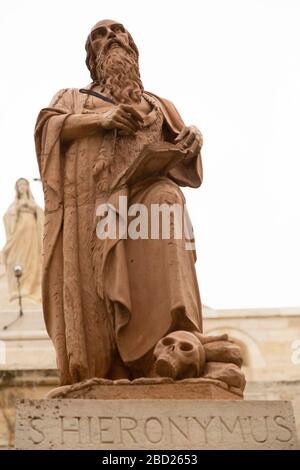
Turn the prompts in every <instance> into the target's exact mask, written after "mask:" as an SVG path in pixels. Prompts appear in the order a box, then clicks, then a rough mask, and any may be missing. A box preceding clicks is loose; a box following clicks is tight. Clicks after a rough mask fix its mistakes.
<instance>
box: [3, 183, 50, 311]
mask: <svg viewBox="0 0 300 470" xmlns="http://www.w3.org/2000/svg"><path fill="white" fill-rule="evenodd" d="M15 189H16V197H15V200H14V202H13V203H12V204H11V205H10V206H9V208H8V209H7V211H6V213H5V215H4V226H5V231H6V244H5V246H4V248H3V260H4V264H5V268H6V276H7V282H8V290H9V298H10V301H13V300H14V299H16V298H17V297H18V286H17V280H16V277H15V274H14V268H15V266H16V265H17V264H19V265H20V266H21V267H22V277H21V294H22V298H24V299H27V300H31V301H33V302H40V301H41V249H42V227H43V219H44V214H43V211H42V209H41V208H40V207H39V206H38V205H37V204H36V202H35V200H34V197H33V195H32V193H31V190H30V186H29V182H28V181H27V180H26V179H25V178H20V179H18V180H17V181H16V185H15Z"/></svg>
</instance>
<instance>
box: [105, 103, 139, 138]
mask: <svg viewBox="0 0 300 470" xmlns="http://www.w3.org/2000/svg"><path fill="white" fill-rule="evenodd" d="M142 122H143V117H142V116H141V115H140V113H139V112H138V111H137V110H136V109H135V108H134V106H130V105H125V104H120V105H118V106H113V107H111V108H110V109H109V110H108V111H106V112H104V113H103V114H101V118H100V126H101V127H103V128H104V129H120V130H122V131H124V132H126V133H127V134H130V135H135V133H136V132H137V131H138V130H139V129H141V123H142Z"/></svg>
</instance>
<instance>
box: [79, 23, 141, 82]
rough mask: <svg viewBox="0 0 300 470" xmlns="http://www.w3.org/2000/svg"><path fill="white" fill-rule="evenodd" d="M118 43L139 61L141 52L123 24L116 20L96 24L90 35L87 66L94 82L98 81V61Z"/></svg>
mask: <svg viewBox="0 0 300 470" xmlns="http://www.w3.org/2000/svg"><path fill="white" fill-rule="evenodd" d="M113 43H116V44H119V45H120V46H121V47H123V48H125V49H128V50H129V49H130V50H131V52H132V53H133V54H135V55H136V60H137V61H138V56H139V52H138V49H137V47H136V45H135V42H134V40H133V38H132V36H131V35H130V33H129V32H128V31H127V30H126V29H125V28H124V26H123V25H122V23H120V22H118V21H115V20H101V21H98V23H96V24H95V25H94V26H93V27H92V29H91V32H90V34H89V35H88V38H87V41H86V45H85V49H86V53H87V55H86V65H87V68H88V69H89V71H90V74H91V77H92V80H93V81H97V73H96V60H97V58H99V56H100V55H101V54H102V52H104V51H105V50H106V49H107V47H109V46H110V45H111V44H113Z"/></svg>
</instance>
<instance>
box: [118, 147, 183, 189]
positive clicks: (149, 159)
mask: <svg viewBox="0 0 300 470" xmlns="http://www.w3.org/2000/svg"><path fill="white" fill-rule="evenodd" d="M186 155H187V150H183V149H180V148H178V147H177V146H176V145H173V144H170V143H167V142H162V143H161V142H160V143H155V144H149V145H146V146H145V147H144V148H143V150H142V151H141V153H140V154H139V156H138V157H137V158H136V160H135V161H134V162H133V163H132V164H131V165H130V166H129V168H127V169H126V171H125V172H124V173H123V174H122V175H121V176H119V177H118V178H117V179H116V180H115V181H114V183H113V187H114V188H116V187H117V186H123V185H125V184H127V185H129V186H132V185H134V184H136V183H138V182H139V181H142V180H144V179H146V178H150V177H154V176H165V175H166V174H167V173H168V171H170V170H171V169H172V168H174V167H175V166H176V165H178V163H180V162H181V161H182V160H184V158H185V157H186Z"/></svg>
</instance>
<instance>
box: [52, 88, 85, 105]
mask: <svg viewBox="0 0 300 470" xmlns="http://www.w3.org/2000/svg"><path fill="white" fill-rule="evenodd" d="M79 94H80V93H79V88H62V89H60V90H59V91H58V92H57V93H55V95H54V96H53V98H52V100H51V102H50V106H57V105H66V104H71V103H73V102H74V99H75V98H76V97H77V96H79Z"/></svg>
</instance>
